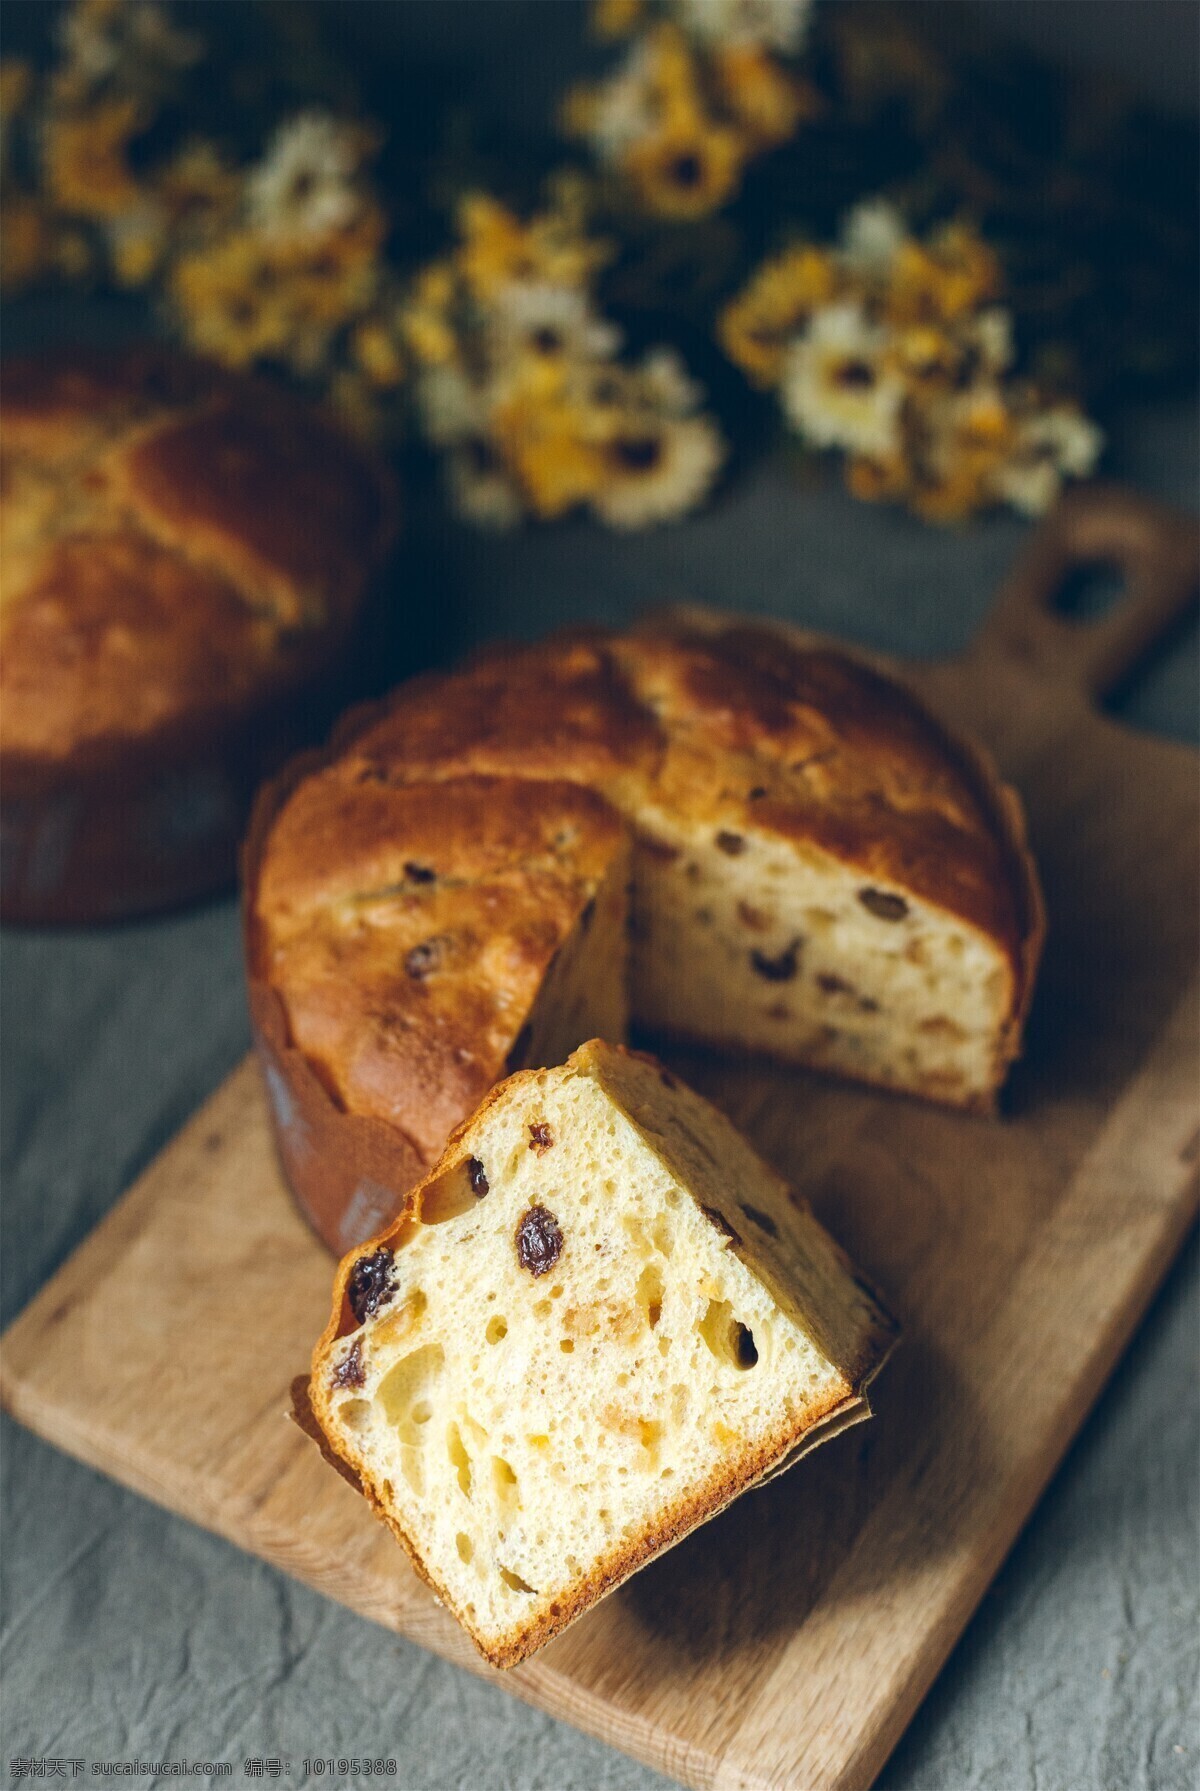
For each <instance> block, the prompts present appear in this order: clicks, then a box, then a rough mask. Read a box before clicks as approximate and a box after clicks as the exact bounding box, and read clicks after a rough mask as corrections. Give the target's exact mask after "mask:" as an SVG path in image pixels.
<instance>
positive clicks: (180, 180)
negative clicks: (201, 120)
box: [152, 138, 242, 233]
mask: <svg viewBox="0 0 1200 1791" xmlns="http://www.w3.org/2000/svg"><path fill="white" fill-rule="evenodd" d="M152 185H153V190H154V195H155V197H156V199H157V200H158V201H159V204H160V205H161V206H162V208H163V210H164V211H165V212H166V214H167V217H168V218H169V220H170V222H171V225H172V227H173V228H174V229H175V230H176V231H180V230H182V231H185V232H194V231H196V230H203V231H205V232H206V233H208V232H212V231H214V230H215V229H217V228H218V227H219V226H220V225H221V224H222V223H224V222H227V221H228V220H229V219H230V218H231V217H232V216H233V213H234V210H235V209H236V206H237V202H238V199H239V197H240V195H241V189H242V182H241V177H240V175H239V174H238V173H237V171H236V169H234V168H231V167H230V166H229V164H228V162H226V161H224V160H223V159H222V157H221V154H220V151H219V150H218V149H217V147H216V145H215V144H213V143H206V142H205V141H204V140H203V139H201V138H193V139H192V140H191V141H190V142H188V143H185V144H184V146H183V148H182V149H181V150H180V151H179V153H178V154H177V155H176V156H174V157H173V158H172V160H171V161H169V162H168V163H167V164H166V166H165V167H163V168H161V169H160V170H159V171H158V173H157V174H156V175H155V177H154V179H153V182H152Z"/></svg>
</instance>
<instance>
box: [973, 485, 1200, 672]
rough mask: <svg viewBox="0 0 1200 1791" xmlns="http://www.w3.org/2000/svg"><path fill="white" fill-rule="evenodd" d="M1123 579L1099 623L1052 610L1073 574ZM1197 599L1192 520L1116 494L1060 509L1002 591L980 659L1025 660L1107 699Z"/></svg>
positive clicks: (1070, 499) (1198, 539)
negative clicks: (998, 656)
mask: <svg viewBox="0 0 1200 1791" xmlns="http://www.w3.org/2000/svg"><path fill="white" fill-rule="evenodd" d="M1093 569H1105V570H1111V571H1114V572H1116V573H1117V574H1118V576H1119V577H1120V578H1121V580H1122V583H1123V587H1124V588H1123V589H1122V591H1121V593H1120V595H1119V596H1118V597H1117V598H1116V600H1115V601H1114V603H1113V604H1112V605H1111V607H1110V608H1109V609H1108V610H1106V611H1105V613H1104V614H1103V615H1100V616H1097V617H1086V616H1072V615H1069V614H1065V613H1064V612H1062V611H1061V610H1058V609H1056V608H1055V607H1054V604H1055V599H1056V598H1057V597H1058V596H1059V595H1060V593H1061V592H1062V591H1063V589H1064V588H1065V586H1066V584H1067V581H1068V580H1069V579H1070V578H1071V576H1072V575H1073V574H1079V573H1083V572H1086V571H1088V570H1093ZM1198 589H1200V529H1198V526H1197V523H1196V520H1195V518H1193V517H1190V516H1185V515H1183V513H1182V512H1180V511H1177V510H1170V509H1167V508H1166V506H1165V505H1162V504H1157V503H1154V502H1152V501H1151V500H1150V499H1149V498H1144V497H1141V496H1139V495H1138V494H1137V493H1136V492H1133V491H1129V490H1127V489H1125V488H1124V487H1123V486H1120V485H1091V486H1087V487H1086V488H1082V489H1080V490H1078V491H1073V492H1071V493H1069V494H1068V495H1067V496H1066V497H1064V498H1062V499H1060V501H1059V503H1058V504H1057V505H1056V507H1055V508H1054V509H1053V510H1052V511H1051V513H1050V515H1049V516H1048V517H1047V518H1046V520H1045V521H1044V522H1043V523H1042V524H1041V526H1040V528H1039V529H1038V530H1037V532H1036V534H1035V535H1034V536H1033V538H1032V540H1031V541H1030V542H1029V545H1028V546H1027V547H1026V549H1025V551H1024V553H1023V554H1022V555H1021V556H1020V558H1019V559H1018V561H1017V563H1016V565H1015V566H1014V568H1013V570H1012V572H1011V573H1010V574H1009V576H1008V578H1007V579H1006V580H1005V581H1004V584H1003V585H1002V586H1001V588H1000V591H999V594H998V595H997V597H996V599H995V601H994V603H993V605H992V608H991V610H990V611H989V612H988V615H987V618H986V620H985V622H984V624H983V627H982V628H981V629H980V631H979V633H978V635H977V636H976V638H975V641H974V643H973V645H974V650H975V651H976V652H978V653H980V654H982V655H985V656H987V657H989V658H990V657H991V656H992V655H994V654H996V653H1001V654H1005V655H1007V656H1008V657H1010V658H1016V659H1019V660H1020V661H1021V662H1022V663H1023V664H1025V665H1028V666H1029V667H1030V668H1031V669H1032V670H1035V671H1038V672H1041V673H1042V674H1043V675H1045V676H1046V677H1049V678H1053V679H1056V680H1059V681H1060V682H1066V683H1068V684H1070V685H1072V686H1073V687H1074V688H1076V689H1077V690H1079V691H1081V692H1082V693H1083V694H1084V695H1086V696H1088V697H1092V698H1100V697H1103V696H1106V695H1107V694H1108V692H1109V691H1111V690H1112V689H1113V687H1114V686H1115V685H1116V684H1117V683H1119V682H1120V681H1121V680H1122V679H1123V678H1124V677H1126V675H1127V674H1128V673H1129V672H1131V671H1132V670H1133V669H1134V667H1135V666H1136V665H1137V663H1138V661H1139V660H1140V659H1141V658H1142V657H1143V656H1144V655H1145V654H1146V653H1148V652H1149V650H1150V649H1151V647H1153V646H1154V645H1155V643H1156V642H1157V641H1158V640H1160V639H1161V638H1162V636H1163V635H1164V634H1166V632H1167V631H1168V629H1169V628H1170V627H1171V625H1172V624H1173V623H1174V622H1176V621H1178V619H1179V618H1180V617H1181V616H1183V615H1184V614H1185V613H1186V612H1187V611H1188V609H1189V608H1190V607H1191V605H1192V604H1193V603H1194V602H1195V600H1196V595H1197V591H1198Z"/></svg>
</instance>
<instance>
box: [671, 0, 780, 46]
mask: <svg viewBox="0 0 1200 1791" xmlns="http://www.w3.org/2000/svg"><path fill="white" fill-rule="evenodd" d="M812 9H813V0H674V12H675V16H676V18H677V19H678V20H679V23H680V24H681V25H682V26H683V28H684V30H685V31H689V32H691V34H692V36H693V37H698V38H700V39H701V41H702V42H704V43H709V44H714V45H719V44H755V45H761V46H762V48H763V49H767V50H778V51H779V52H780V54H781V55H784V56H795V55H797V54H798V52H799V51H800V50H801V48H802V47H803V44H804V39H805V36H806V34H807V32H808V26H809V20H810V18H811V16H812Z"/></svg>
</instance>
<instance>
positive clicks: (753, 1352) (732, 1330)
mask: <svg viewBox="0 0 1200 1791" xmlns="http://www.w3.org/2000/svg"><path fill="white" fill-rule="evenodd" d="M698 1328H699V1331H700V1335H701V1337H702V1338H703V1339H704V1341H705V1343H706V1344H707V1345H708V1347H709V1349H710V1350H711V1351H712V1353H713V1355H714V1356H715V1357H716V1358H717V1361H718V1362H724V1363H725V1364H726V1365H727V1366H728V1367H730V1368H743V1369H744V1368H753V1367H754V1365H755V1363H756V1362H757V1361H758V1348H757V1346H756V1344H755V1342H754V1334H753V1332H752V1331H751V1330H750V1328H749V1326H748V1325H744V1324H742V1322H741V1320H740V1319H737V1318H735V1317H734V1314H733V1308H732V1306H731V1305H730V1304H729V1301H728V1300H710V1301H709V1302H708V1305H707V1307H706V1308H705V1312H704V1317H703V1318H702V1319H701V1320H700V1324H699V1327H698Z"/></svg>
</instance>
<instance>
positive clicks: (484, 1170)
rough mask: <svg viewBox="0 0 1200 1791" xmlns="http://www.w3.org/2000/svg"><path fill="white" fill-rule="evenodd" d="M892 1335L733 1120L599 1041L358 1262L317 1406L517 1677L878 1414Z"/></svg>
mask: <svg viewBox="0 0 1200 1791" xmlns="http://www.w3.org/2000/svg"><path fill="white" fill-rule="evenodd" d="M893 1336H894V1327H893V1326H892V1324H891V1321H890V1320H889V1319H888V1318H887V1316H886V1315H885V1314H884V1313H883V1312H882V1310H881V1309H880V1307H879V1306H878V1304H877V1302H876V1301H875V1299H874V1296H873V1295H872V1294H871V1293H870V1292H869V1291H868V1290H867V1289H866V1287H865V1285H864V1284H863V1283H861V1282H860V1281H858V1280H856V1279H855V1278H854V1275H853V1272H852V1271H851V1269H850V1267H849V1265H848V1264H847V1262H846V1261H845V1259H844V1257H843V1256H842V1255H841V1253H840V1252H839V1251H838V1250H837V1248H836V1246H835V1245H834V1244H833V1243H832V1241H831V1240H830V1239H829V1237H828V1236H827V1235H826V1234H825V1233H824V1232H823V1231H822V1230H821V1228H820V1226H819V1225H817V1223H816V1222H815V1220H814V1219H813V1218H812V1216H811V1215H810V1214H809V1213H808V1212H807V1210H805V1209H803V1208H801V1207H798V1206H797V1205H795V1204H794V1203H793V1202H792V1201H791V1200H790V1199H789V1197H788V1191H787V1189H786V1187H785V1185H784V1184H783V1183H782V1182H781V1181H780V1179H779V1178H778V1177H777V1176H775V1175H774V1174H773V1172H772V1171H770V1170H769V1169H768V1168H767V1167H766V1165H764V1164H763V1163H762V1162H761V1161H760V1160H759V1159H758V1158H757V1157H756V1156H755V1154H754V1152H753V1151H752V1150H751V1149H750V1147H749V1146H748V1145H747V1144H746V1143H745V1141H744V1140H743V1139H742V1138H741V1137H740V1135H739V1134H738V1133H737V1132H736V1131H735V1130H734V1128H733V1127H732V1126H731V1125H730V1124H729V1122H728V1121H727V1120H725V1119H724V1118H723V1117H722V1116H721V1115H719V1114H718V1113H717V1112H716V1111H715V1110H714V1109H713V1108H711V1107H709V1106H708V1104H707V1103H706V1102H704V1101H702V1100H701V1099H700V1098H699V1097H698V1096H696V1095H694V1094H692V1093H691V1092H690V1091H689V1090H687V1089H685V1088H683V1087H682V1086H681V1085H680V1084H679V1083H678V1082H677V1080H676V1079H675V1078H674V1077H672V1076H671V1075H670V1074H669V1073H668V1072H666V1071H665V1070H663V1069H662V1068H661V1066H659V1065H658V1064H657V1063H655V1062H654V1060H652V1059H647V1058H643V1057H640V1056H637V1055H634V1054H631V1053H627V1052H624V1051H622V1050H620V1049H618V1048H613V1047H611V1046H607V1045H604V1044H601V1043H599V1042H597V1041H593V1042H592V1043H590V1044H588V1045H586V1046H584V1047H582V1048H581V1049H580V1050H578V1051H577V1052H575V1053H574V1055H573V1056H572V1057H571V1058H570V1060H569V1061H568V1062H567V1064H566V1065H565V1066H563V1067H562V1068H559V1069H553V1070H542V1071H529V1072H525V1073H523V1074H519V1075H516V1076H513V1077H511V1078H510V1079H509V1080H508V1081H507V1082H505V1083H503V1084H501V1085H500V1086H499V1087H498V1088H497V1089H495V1090H494V1091H493V1093H492V1094H491V1095H490V1096H489V1098H488V1099H487V1101H486V1102H485V1103H484V1105H483V1107H482V1108H481V1109H480V1111H479V1113H478V1114H477V1115H476V1116H475V1117H474V1118H473V1119H472V1120H470V1121H469V1122H468V1123H467V1124H466V1125H465V1126H464V1127H463V1128H462V1129H461V1130H460V1131H459V1132H458V1133H457V1134H456V1135H455V1136H454V1137H453V1138H452V1140H451V1142H450V1144H449V1146H448V1147H447V1150H446V1153H445V1155H444V1156H443V1158H442V1160H441V1162H440V1163H439V1164H438V1165H437V1167H436V1169H435V1170H434V1171H433V1172H432V1173H431V1175H430V1176H429V1177H428V1178H427V1179H426V1181H425V1182H423V1183H422V1184H421V1185H420V1187H419V1188H418V1189H417V1190H416V1191H415V1194H414V1196H413V1198H412V1200H411V1202H410V1205H409V1208H408V1209H407V1211H406V1214H405V1215H404V1216H403V1217H402V1219H401V1220H399V1221H398V1222H397V1223H396V1225H394V1226H393V1227H392V1228H391V1230H390V1231H389V1232H387V1233H385V1234H384V1235H383V1237H382V1238H380V1239H377V1240H375V1241H374V1242H373V1243H371V1244H368V1245H366V1246H364V1247H363V1248H362V1250H361V1251H360V1252H357V1253H355V1254H353V1255H352V1256H351V1257H348V1258H347V1259H346V1261H345V1262H344V1263H343V1264H342V1268H341V1271H340V1272H339V1278H338V1284H337V1291H336V1306H335V1311H334V1316H333V1319H332V1321H331V1324H330V1326H329V1329H328V1330H327V1332H326V1334H325V1336H324V1337H323V1338H322V1340H321V1343H320V1344H319V1345H318V1347H317V1350H316V1353H315V1355H314V1359H313V1368H312V1379H311V1383H310V1397H311V1402H312V1409H313V1413H314V1415H315V1416H316V1418H317V1421H318V1423H319V1424H320V1426H321V1428H322V1430H323V1431H324V1433H325V1436H326V1437H327V1439H328V1441H329V1443H330V1445H331V1446H332V1448H333V1449H334V1450H335V1451H336V1452H337V1454H338V1455H339V1456H340V1457H341V1458H342V1459H343V1460H344V1461H345V1462H346V1463H347V1464H349V1466H350V1467H351V1468H352V1469H353V1471H354V1473H355V1474H357V1476H358V1477H359V1479H360V1481H361V1483H362V1485H363V1488H364V1490H365V1492H366V1493H367V1495H368V1497H369V1498H370V1499H371V1500H372V1502H373V1503H374V1504H375V1505H376V1506H377V1508H378V1510H379V1511H380V1513H381V1514H382V1515H383V1516H384V1517H385V1518H386V1520H387V1522H388V1523H389V1524H390V1525H391V1527H392V1528H393V1529H394V1531H395V1532H396V1534H397V1535H398V1536H399V1538H400V1540H401V1541H402V1542H403V1543H404V1545H405V1547H406V1548H407V1549H408V1551H409V1553H410V1555H411V1557H412V1559H413V1561H414V1563H415V1565H416V1566H417V1568H418V1570H419V1571H420V1572H421V1573H422V1574H423V1575H424V1576H425V1578H426V1579H428V1581H429V1582H430V1584H431V1585H432V1586H433V1587H434V1589H435V1590H436V1591H437V1593H438V1594H439V1596H440V1597H441V1598H442V1599H443V1600H444V1601H445V1603H446V1604H447V1605H448V1606H449V1607H450V1609H451V1610H452V1611H453V1612H454V1613H455V1615H456V1616H457V1617H458V1618H459V1620H460V1621H461V1622H462V1623H463V1625H464V1626H465V1628H466V1629H467V1630H468V1631H469V1632H470V1634H471V1635H472V1637H473V1638H474V1640H475V1641H476V1643H477V1644H478V1646H479V1648H480V1649H481V1650H482V1652H483V1653H484V1654H485V1655H486V1656H487V1658H488V1659H489V1660H491V1661H492V1662H494V1663H495V1664H496V1665H499V1666H508V1665H512V1664H514V1663H515V1662H516V1661H518V1660H520V1659H522V1658H523V1657H524V1656H525V1655H527V1654H528V1653H529V1652H530V1651H531V1650H532V1649H534V1648H536V1647H538V1646H540V1645H541V1644H542V1643H543V1642H545V1641H547V1640H548V1639H549V1638H550V1637H551V1636H553V1635H555V1634H556V1633H557V1632H558V1631H559V1630H561V1629H562V1628H563V1627H564V1625H565V1624H567V1623H569V1622H570V1621H571V1620H572V1619H573V1618H574V1617H576V1616H578V1615H579V1614H580V1613H581V1612H582V1611H584V1610H585V1609H587V1608H588V1606H590V1605H591V1604H592V1603H594V1602H595V1600H596V1599H598V1598H599V1597H601V1596H602V1595H603V1594H604V1593H605V1592H607V1591H609V1590H611V1588H612V1587H614V1586H615V1585H617V1584H618V1583H619V1582H620V1581H621V1580H623V1579H624V1578H625V1577H626V1576H627V1575H628V1574H630V1573H631V1572H633V1571H634V1570H635V1569H636V1568H637V1567H639V1566H641V1565H642V1564H643V1562H645V1561H647V1560H648V1559H649V1558H650V1557H651V1556H653V1555H654V1554H655V1553H657V1552H658V1551H660V1550H661V1549H663V1548H666V1547H668V1546H670V1544H672V1543H674V1542H676V1541H678V1540H679V1539H680V1538H681V1537H682V1536H684V1535H685V1534H686V1533H687V1532H688V1531H689V1530H691V1529H692V1528H693V1527H694V1526H695V1525H696V1524H698V1523H700V1522H702V1521H703V1520H704V1519H705V1518H707V1517H710V1516H712V1515H713V1514H714V1513H715V1512H716V1511H718V1510H720V1509H721V1508H722V1507H723V1506H724V1505H726V1504H727V1503H728V1502H729V1501H730V1500H731V1499H732V1498H734V1497H735V1496H736V1495H737V1494H738V1493H739V1492H741V1491H742V1490H743V1489H744V1488H745V1487H747V1486H749V1485H750V1484H752V1483H753V1482H754V1481H756V1480H758V1479H760V1478H761V1477H762V1476H763V1475H765V1474H767V1473H769V1472H770V1471H772V1470H773V1469H777V1468H779V1467H780V1466H782V1465H784V1464H786V1463H787V1462H788V1460H789V1459H791V1458H794V1457H795V1456H796V1455H797V1454H798V1453H801V1452H803V1450H804V1449H805V1448H806V1447H808V1446H811V1445H812V1444H813V1443H814V1442H816V1441H818V1440H820V1439H821V1438H823V1437H824V1436H826V1435H828V1434H829V1433H830V1432H831V1430H833V1429H835V1428H839V1427H840V1426H841V1425H843V1424H845V1423H847V1422H852V1421H854V1420H855V1419H857V1418H860V1417H864V1416H866V1415H867V1409H868V1408H867V1405H866V1400H865V1397H864V1388H865V1386H866V1383H867V1382H868V1380H869V1379H870V1377H871V1375H872V1374H873V1373H874V1372H875V1370H876V1369H877V1367H878V1366H879V1364H880V1362H881V1361H882V1360H883V1358H884V1356H885V1355H886V1353H887V1351H888V1349H889V1348H890V1345H891V1342H892V1341H893Z"/></svg>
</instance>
